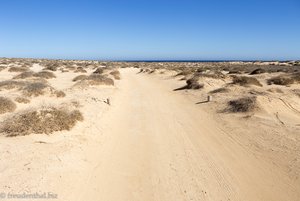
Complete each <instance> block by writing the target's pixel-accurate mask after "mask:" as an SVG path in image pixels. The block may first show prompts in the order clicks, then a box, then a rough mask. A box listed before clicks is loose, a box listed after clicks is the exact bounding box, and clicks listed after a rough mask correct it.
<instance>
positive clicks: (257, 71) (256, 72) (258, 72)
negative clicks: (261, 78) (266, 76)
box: [249, 68, 266, 75]
mask: <svg viewBox="0 0 300 201" xmlns="http://www.w3.org/2000/svg"><path fill="white" fill-rule="evenodd" d="M265 72H266V71H265V70H264V69H262V68H257V69H255V70H253V71H252V72H251V73H249V75H257V74H262V73H265Z"/></svg>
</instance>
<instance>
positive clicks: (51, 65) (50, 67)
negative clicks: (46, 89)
mask: <svg viewBox="0 0 300 201" xmlns="http://www.w3.org/2000/svg"><path fill="white" fill-rule="evenodd" d="M43 65H44V66H45V68H44V69H43V70H50V71H56V70H57V68H58V67H59V63H57V62H51V63H46V64H43Z"/></svg>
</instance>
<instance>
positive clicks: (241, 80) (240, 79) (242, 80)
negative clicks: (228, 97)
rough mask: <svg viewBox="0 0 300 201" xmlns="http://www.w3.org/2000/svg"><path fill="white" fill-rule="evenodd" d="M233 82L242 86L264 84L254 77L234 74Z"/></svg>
mask: <svg viewBox="0 0 300 201" xmlns="http://www.w3.org/2000/svg"><path fill="white" fill-rule="evenodd" d="M232 84H238V85H241V86H249V85H256V86H260V87H261V86H262V84H261V83H260V82H259V81H258V80H257V79H256V78H254V77H246V76H233V80H232Z"/></svg>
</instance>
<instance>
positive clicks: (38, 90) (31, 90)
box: [23, 82, 50, 97]
mask: <svg viewBox="0 0 300 201" xmlns="http://www.w3.org/2000/svg"><path fill="white" fill-rule="evenodd" d="M47 88H50V86H49V85H47V84H45V83H42V82H36V83H30V84H28V85H27V86H26V87H24V88H23V94H24V95H25V96H29V97H31V96H40V95H44V94H45V90H46V89H47Z"/></svg>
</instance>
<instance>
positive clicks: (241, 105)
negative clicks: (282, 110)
mask: <svg viewBox="0 0 300 201" xmlns="http://www.w3.org/2000/svg"><path fill="white" fill-rule="evenodd" d="M256 104H257V103H256V96H252V97H244V98H239V99H236V100H231V101H229V102H228V103H227V105H228V107H227V108H226V109H225V111H226V112H233V113H237V112H251V111H253V110H254V109H255V108H256Z"/></svg>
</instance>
